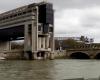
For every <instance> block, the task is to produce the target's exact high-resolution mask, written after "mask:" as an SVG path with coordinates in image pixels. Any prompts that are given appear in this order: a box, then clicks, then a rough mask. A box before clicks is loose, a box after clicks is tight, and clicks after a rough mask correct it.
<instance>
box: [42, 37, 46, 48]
mask: <svg viewBox="0 0 100 80" xmlns="http://www.w3.org/2000/svg"><path fill="white" fill-rule="evenodd" d="M42 39H43V48H44V49H45V37H43V38H42Z"/></svg>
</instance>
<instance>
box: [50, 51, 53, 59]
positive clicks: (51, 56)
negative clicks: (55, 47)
mask: <svg viewBox="0 0 100 80" xmlns="http://www.w3.org/2000/svg"><path fill="white" fill-rule="evenodd" d="M53 59H54V52H51V53H50V60H53Z"/></svg>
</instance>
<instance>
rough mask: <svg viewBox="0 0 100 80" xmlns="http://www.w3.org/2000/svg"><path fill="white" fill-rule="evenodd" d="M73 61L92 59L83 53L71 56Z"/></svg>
mask: <svg viewBox="0 0 100 80" xmlns="http://www.w3.org/2000/svg"><path fill="white" fill-rule="evenodd" d="M69 57H70V58H71V59H90V57H89V55H88V54H86V53H83V52H75V53H72V54H71V55H70V56H69Z"/></svg>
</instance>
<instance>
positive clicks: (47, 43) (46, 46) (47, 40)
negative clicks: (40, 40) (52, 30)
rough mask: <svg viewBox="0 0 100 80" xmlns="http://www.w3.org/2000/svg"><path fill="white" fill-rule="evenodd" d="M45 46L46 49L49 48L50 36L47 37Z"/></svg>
mask: <svg viewBox="0 0 100 80" xmlns="http://www.w3.org/2000/svg"><path fill="white" fill-rule="evenodd" d="M45 48H46V49H48V48H49V37H48V36H47V37H46V38H45Z"/></svg>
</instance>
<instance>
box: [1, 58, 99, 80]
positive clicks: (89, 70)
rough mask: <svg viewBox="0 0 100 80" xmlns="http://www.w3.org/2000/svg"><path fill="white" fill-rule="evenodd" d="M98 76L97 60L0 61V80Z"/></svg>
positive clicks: (44, 79) (48, 79) (54, 79)
mask: <svg viewBox="0 0 100 80" xmlns="http://www.w3.org/2000/svg"><path fill="white" fill-rule="evenodd" d="M99 76H100V61H99V60H67V59H58V60H41V61H40V60H37V61H21V60H14V61H11V60H9V61H3V60H1V61H0V80H66V79H71V78H85V79H88V78H99Z"/></svg>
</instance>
